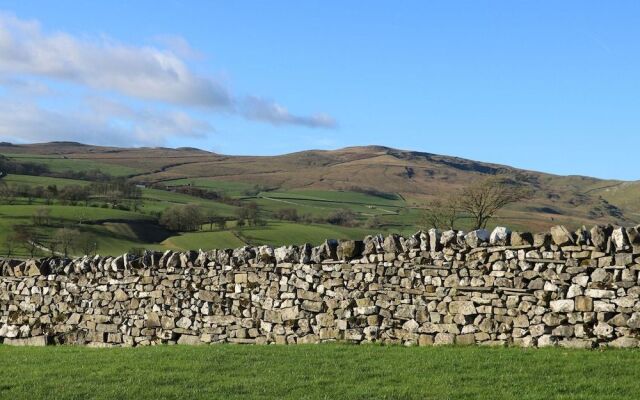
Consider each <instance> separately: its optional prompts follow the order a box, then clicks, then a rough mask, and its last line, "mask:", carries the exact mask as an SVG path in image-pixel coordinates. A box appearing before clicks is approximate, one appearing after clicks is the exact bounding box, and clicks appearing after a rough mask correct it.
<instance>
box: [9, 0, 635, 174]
mask: <svg viewBox="0 0 640 400" xmlns="http://www.w3.org/2000/svg"><path fill="white" fill-rule="evenodd" d="M0 10H2V14H0V139H2V140H11V141H22V142H33V141H46V140H65V139H66V140H77V141H84V142H91V143H96V144H113V145H166V146H194V147H200V148H204V149H208V150H213V151H217V152H221V153H227V154H281V153H287V152H293V151H299V150H305V149H310V148H321V149H333V148H339V147H344V146H352V145H366V144H381V145H387V146H391V147H397V148H403V149H412V150H419V151H426V152H432V153H439V154H448V155H455V156H460V157H465V158H471V159H476V160H481V161H490V162H496V163H503V164H509V165H513V166H517V167H521V168H528V169H535V170H541V171H546V172H552V173H558V174H581V175H591V176H597V177H604V178H619V179H629V180H632V179H640V170H639V169H638V168H634V167H633V165H634V164H635V163H634V161H633V160H634V159H635V158H636V154H637V149H638V148H640V129H639V127H640V109H639V106H640V90H639V89H640V40H639V39H640V2H637V1H628V2H625V1H616V2H596V1H593V2H589V1H579V2H578V1H576V2H572V1H562V2H557V1H548V2H544V1H530V2H525V1H504V2H501V1H467V2H424V1H415V2H411V1H403V2H382V1H369V2H365V1H357V2H356V1H354V2H339V1H326V0H325V1H304V2H300V1H291V2H287V1H251V2H249V1H228V2H221V1H220V2H218V1H216V2H214V1H202V2H198V1H191V2H177V1H175V2H171V1H162V2H158V1H135V2H133V1H127V2H124V1H122V2H119V1H102V2H78V1H61V0H59V1H56V2H49V1H40V2H39V1H30V2H25V1H3V2H1V3H0Z"/></svg>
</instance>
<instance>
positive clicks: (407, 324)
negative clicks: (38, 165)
mask: <svg viewBox="0 0 640 400" xmlns="http://www.w3.org/2000/svg"><path fill="white" fill-rule="evenodd" d="M0 268H1V270H0V341H1V342H4V343H5V344H15V345H20V344H30V345H44V344H54V343H59V344H62V343H69V344H81V345H91V346H141V345H153V344H162V343H164V344H174V343H178V344H205V343H251V344H270V343H276V344H294V343H319V342H330V341H343V342H354V343H368V342H381V343H388V344H405V345H431V344H434V345H439V344H482V345H515V346H527V347H528V346H551V345H559V346H566V347H580V348H592V347H598V346H616V347H637V346H639V345H640V341H639V339H640V300H639V299H640V283H639V277H638V270H640V235H639V233H638V229H637V228H622V227H611V226H609V227H602V226H596V227H594V228H592V229H590V230H586V229H581V230H578V231H577V232H570V231H568V230H567V229H565V228H564V227H562V226H557V227H554V228H552V229H551V231H550V232H548V233H543V234H535V235H532V234H529V233H518V232H510V231H509V230H508V229H506V228H496V229H495V230H494V231H493V232H491V233H489V232H487V231H485V230H477V231H473V232H470V233H466V234H465V233H464V232H456V231H446V232H440V231H437V230H430V231H428V232H419V233H417V234H415V235H413V236H411V237H409V238H404V237H400V236H398V235H390V236H387V237H382V236H370V237H367V238H365V239H364V240H363V241H340V242H338V241H333V240H328V241H326V242H325V243H324V244H322V245H321V246H317V247H312V246H310V245H303V246H299V247H297V246H287V247H280V248H276V249H273V248H271V247H268V246H262V247H243V248H239V249H235V250H212V251H191V252H185V253H176V252H171V251H168V252H165V253H156V252H147V253H145V254H144V256H142V257H132V256H130V255H126V254H125V255H122V256H119V257H115V258H114V257H83V258H78V259H74V260H63V259H40V260H27V261H16V260H12V261H4V262H3V263H2V264H0Z"/></svg>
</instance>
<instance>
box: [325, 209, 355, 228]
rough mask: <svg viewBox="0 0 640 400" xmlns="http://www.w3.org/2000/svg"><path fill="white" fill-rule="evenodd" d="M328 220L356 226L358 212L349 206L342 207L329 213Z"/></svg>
mask: <svg viewBox="0 0 640 400" xmlns="http://www.w3.org/2000/svg"><path fill="white" fill-rule="evenodd" d="M326 221H327V222H328V223H330V224H332V225H341V226H354V225H355V224H356V213H355V212H353V211H351V210H349V209H347V208H342V209H340V210H335V211H332V212H331V213H329V215H328V216H327V218H326Z"/></svg>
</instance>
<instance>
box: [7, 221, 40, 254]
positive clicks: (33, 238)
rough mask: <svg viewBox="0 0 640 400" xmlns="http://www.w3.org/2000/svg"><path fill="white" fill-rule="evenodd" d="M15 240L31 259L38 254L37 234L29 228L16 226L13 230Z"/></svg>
mask: <svg viewBox="0 0 640 400" xmlns="http://www.w3.org/2000/svg"><path fill="white" fill-rule="evenodd" d="M13 229H14V232H15V236H16V240H17V241H18V243H19V244H20V246H22V248H23V249H24V250H25V251H26V252H27V253H28V254H29V256H30V257H31V258H33V257H34V256H35V255H36V253H37V252H38V233H37V232H36V230H35V229H34V228H33V227H31V226H24V225H17V226H15V227H14V228H13Z"/></svg>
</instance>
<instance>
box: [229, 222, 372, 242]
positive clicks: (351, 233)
mask: <svg viewBox="0 0 640 400" xmlns="http://www.w3.org/2000/svg"><path fill="white" fill-rule="evenodd" d="M370 233H372V232H371V230H368V229H364V228H347V227H342V226H336V225H324V224H322V225H320V224H309V225H305V224H296V223H292V222H270V223H269V224H268V225H266V226H256V227H247V228H244V229H242V231H241V235H242V236H243V237H245V238H247V239H249V241H250V242H251V243H252V244H270V245H273V246H281V245H287V244H303V243H311V244H320V243H322V242H323V241H324V240H325V239H362V238H363V237H365V236H366V235H368V234H370Z"/></svg>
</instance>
